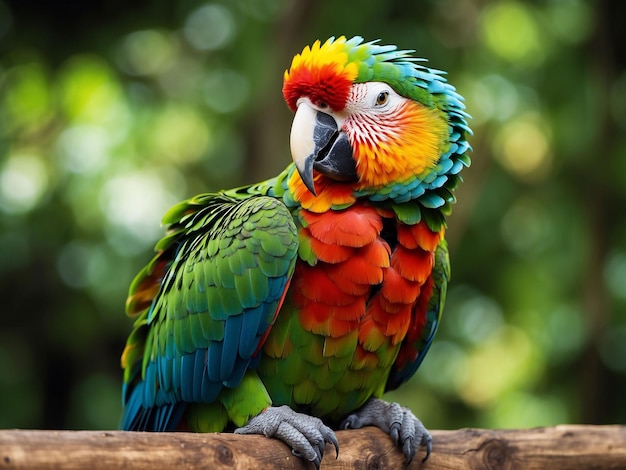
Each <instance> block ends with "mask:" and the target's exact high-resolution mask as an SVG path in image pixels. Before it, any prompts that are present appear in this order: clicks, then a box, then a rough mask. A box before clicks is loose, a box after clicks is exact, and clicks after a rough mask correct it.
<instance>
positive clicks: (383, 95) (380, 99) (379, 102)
mask: <svg viewBox="0 0 626 470" xmlns="http://www.w3.org/2000/svg"><path fill="white" fill-rule="evenodd" d="M387 101H389V92H388V91H381V92H380V93H379V94H378V96H377V97H376V106H383V105H384V104H386V103H387Z"/></svg>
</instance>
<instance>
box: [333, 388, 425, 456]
mask: <svg viewBox="0 0 626 470" xmlns="http://www.w3.org/2000/svg"><path fill="white" fill-rule="evenodd" d="M368 425H372V426H377V427H379V428H380V429H382V430H383V431H385V432H386V433H387V434H389V436H390V437H391V439H392V440H393V441H394V443H395V444H396V445H397V446H399V447H400V448H401V449H402V453H403V454H404V457H405V459H406V460H405V465H409V464H410V463H411V461H412V460H413V458H414V457H415V453H416V452H417V449H418V448H419V447H420V446H425V447H426V456H425V457H424V459H423V460H422V462H425V461H426V460H427V459H428V457H429V456H430V453H431V451H432V437H431V436H430V433H429V432H428V430H427V429H426V428H425V427H424V425H423V424H422V422H421V421H420V420H419V419H417V418H416V417H415V415H414V414H413V413H412V412H411V410H409V409H408V408H404V407H402V406H400V405H399V404H398V403H387V402H386V401H383V400H380V399H378V398H371V399H370V400H369V401H368V402H367V403H365V405H363V407H362V408H360V409H359V410H358V411H356V412H355V413H353V414H351V415H350V416H348V417H347V418H346V419H344V420H343V422H342V423H341V428H342V429H348V428H353V429H358V428H362V427H363V426H368Z"/></svg>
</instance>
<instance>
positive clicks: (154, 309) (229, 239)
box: [122, 37, 471, 466]
mask: <svg viewBox="0 0 626 470" xmlns="http://www.w3.org/2000/svg"><path fill="white" fill-rule="evenodd" d="M442 74H443V73H442V72H440V71H437V70H433V69H430V68H428V67H426V66H425V65H423V60H422V59H417V58H414V57H412V56H411V51H403V50H398V49H397V48H396V47H395V46H384V45H379V44H378V43H376V42H364V41H363V39H362V38H360V37H354V38H351V39H346V38H345V37H340V38H337V39H335V38H331V39H329V40H328V41H326V42H325V43H323V44H322V43H320V42H319V41H318V42H316V43H315V44H313V46H312V47H310V48H309V47H306V48H305V49H304V50H303V51H302V53H301V54H298V55H296V56H295V57H294V59H293V62H292V64H291V67H290V68H289V70H287V71H286V72H285V77H284V85H283V93H284V97H285V100H286V102H287V104H288V106H289V107H290V108H291V109H292V110H293V111H294V112H295V117H294V120H293V125H292V129H291V140H290V142H291V153H292V158H293V163H292V164H290V165H289V166H288V167H287V168H286V169H285V170H284V171H283V172H282V173H281V174H279V175H278V176H276V177H275V178H272V179H269V180H267V181H264V182H262V183H258V184H255V185H250V186H245V187H241V188H237V189H232V190H229V191H222V192H218V193H209V194H202V195H199V196H196V197H194V198H192V199H189V200H187V201H185V202H182V203H180V204H178V205H176V206H175V207H173V208H172V209H171V210H170V211H169V212H168V213H167V214H166V215H165V218H164V223H165V224H167V225H168V231H167V234H166V235H165V237H164V238H163V239H162V240H161V241H160V242H159V243H158V244H157V246H156V252H157V254H156V256H155V257H154V258H153V259H152V261H151V262H150V263H149V264H148V265H147V266H146V267H145V268H144V269H143V270H142V271H141V272H140V273H139V274H138V275H137V277H136V278H135V280H134V281H133V283H132V285H131V287H130V292H129V296H128V301H127V313H128V315H130V316H131V317H132V318H134V319H135V323H134V326H133V330H132V332H131V334H130V336H129V338H128V341H127V344H126V348H125V350H124V353H123V355H122V367H123V368H124V387H123V402H124V412H123V422H122V427H123V429H127V430H147V431H171V430H177V429H181V430H193V431H200V432H210V431H223V430H227V429H234V428H237V429H236V430H235V432H238V433H262V434H265V435H268V436H275V437H277V438H279V439H281V440H283V441H285V442H286V443H287V444H288V445H289V446H291V447H292V449H293V450H294V453H296V455H299V456H301V457H303V458H304V459H306V460H309V461H312V462H314V463H315V464H316V465H317V466H319V463H320V461H321V457H322V455H323V451H324V442H330V443H333V444H334V445H335V447H337V441H336V438H335V436H334V433H333V431H332V430H331V428H330V427H328V426H327V424H328V425H329V426H332V427H335V428H336V427H344V428H348V427H361V426H365V425H376V426H379V427H381V428H382V429H383V430H385V431H386V432H388V433H389V434H390V435H391V436H392V438H394V439H395V440H396V441H397V442H398V444H399V445H400V447H401V448H402V450H403V452H404V454H405V455H406V458H407V461H410V460H411V459H412V458H413V456H414V455H415V452H416V450H417V448H418V447H419V446H420V445H425V446H426V448H427V451H428V452H429V451H430V445H431V443H430V442H431V439H430V435H429V434H428V431H427V430H426V429H425V428H424V427H423V426H422V424H421V423H420V421H419V420H418V419H417V418H415V416H413V414H412V413H411V412H410V411H409V410H407V409H405V408H402V407H400V406H399V405H397V404H393V403H386V402H384V401H382V400H381V399H380V397H381V396H382V395H383V394H384V393H385V392H386V391H388V390H393V389H395V388H396V387H398V386H399V385H400V384H402V383H403V382H405V381H406V380H408V379H409V378H410V377H411V376H412V375H413V374H414V373H415V371H416V369H417V368H418V366H419V365H420V363H421V362H422V360H423V358H424V356H425V354H426V352H427V351H428V348H429V346H430V344H431V342H432V340H433V337H434V335H435V332H436V330H437V325H438V323H439V320H440V318H441V312H442V308H443V304H444V298H445V294H446V286H447V283H448V279H449V262H448V252H447V247H446V242H445V239H444V231H445V216H446V215H448V214H449V212H450V205H451V203H452V202H453V201H454V196H453V193H452V191H453V190H454V188H455V187H456V185H457V183H458V182H459V181H460V176H459V173H460V172H461V170H462V169H463V168H464V167H466V166H468V165H469V163H470V160H469V157H468V156H467V154H466V152H467V151H468V150H469V145H468V143H467V141H466V134H468V133H470V132H471V131H470V129H469V127H468V125H467V118H468V115H467V114H466V113H465V112H464V106H463V104H462V98H461V97H460V96H459V95H458V94H457V93H456V91H455V89H454V87H452V86H451V85H450V84H448V83H447V82H446V80H445V79H444V78H443V76H442ZM324 423H326V424H324Z"/></svg>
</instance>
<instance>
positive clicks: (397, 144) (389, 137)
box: [348, 101, 448, 188]
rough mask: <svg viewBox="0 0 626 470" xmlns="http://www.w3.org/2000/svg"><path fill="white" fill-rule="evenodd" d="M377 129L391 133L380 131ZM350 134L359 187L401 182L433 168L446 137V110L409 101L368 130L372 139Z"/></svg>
mask: <svg viewBox="0 0 626 470" xmlns="http://www.w3.org/2000/svg"><path fill="white" fill-rule="evenodd" d="M380 129H388V130H389V131H390V132H386V133H381V131H380ZM348 134H349V136H351V141H352V146H353V150H354V157H355V159H356V162H357V172H358V174H359V185H358V187H359V188H366V187H370V188H371V187H376V186H384V185H387V184H390V183H394V182H402V181H406V180H408V179H411V178H412V177H414V176H416V175H419V174H422V173H423V172H424V171H426V170H428V169H429V168H432V167H433V166H434V165H435V164H436V163H437V161H438V160H439V156H440V155H441V153H442V150H443V147H444V146H445V143H446V141H447V139H448V122H447V119H446V115H445V113H443V112H442V111H439V110H437V109H430V108H427V107H425V106H423V105H421V104H419V103H416V102H413V101H409V102H406V103H405V104H403V105H402V106H401V107H400V108H398V109H397V110H396V111H395V112H394V114H390V115H387V116H383V117H381V118H380V120H379V121H378V123H377V126H376V127H372V128H371V129H368V131H367V134H368V137H369V138H370V139H373V142H374V143H373V144H372V143H371V142H372V141H371V140H369V139H368V140H361V139H359V136H358V135H357V134H355V133H354V132H350V130H349V129H348Z"/></svg>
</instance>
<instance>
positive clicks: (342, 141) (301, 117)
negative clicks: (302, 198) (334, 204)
mask: <svg viewBox="0 0 626 470" xmlns="http://www.w3.org/2000/svg"><path fill="white" fill-rule="evenodd" d="M290 144H291V156H292V158H293V161H294V163H295V164H296V169H297V170H298V173H299V174H300V178H302V182H303V183H304V184H305V185H306V187H307V188H308V190H309V191H311V193H312V194H313V195H316V193H315V184H314V183H313V170H316V171H318V172H319V173H322V174H323V175H326V176H328V177H329V178H332V179H334V180H337V181H353V180H354V181H355V180H356V179H357V173H356V164H355V162H354V159H353V158H352V147H350V142H349V141H348V136H347V135H346V133H345V132H343V131H339V129H338V126H337V121H336V120H335V118H334V117H333V116H331V115H330V114H327V113H323V112H321V111H318V110H316V109H315V108H313V107H312V106H311V105H310V104H309V103H308V102H306V101H303V102H301V103H300V104H299V105H298V110H297V111H296V116H295V117H294V119H293V124H292V125H291V137H290Z"/></svg>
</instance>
